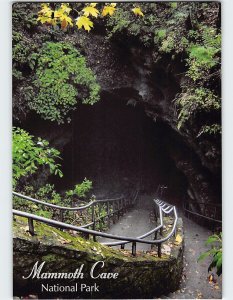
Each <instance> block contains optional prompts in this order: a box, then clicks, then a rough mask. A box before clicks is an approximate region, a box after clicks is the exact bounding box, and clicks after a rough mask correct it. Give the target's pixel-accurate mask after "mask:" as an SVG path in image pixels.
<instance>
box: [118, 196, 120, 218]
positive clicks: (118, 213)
mask: <svg viewBox="0 0 233 300" xmlns="http://www.w3.org/2000/svg"><path fill="white" fill-rule="evenodd" d="M117 210H118V212H117V218H118V220H119V219H120V200H117Z"/></svg>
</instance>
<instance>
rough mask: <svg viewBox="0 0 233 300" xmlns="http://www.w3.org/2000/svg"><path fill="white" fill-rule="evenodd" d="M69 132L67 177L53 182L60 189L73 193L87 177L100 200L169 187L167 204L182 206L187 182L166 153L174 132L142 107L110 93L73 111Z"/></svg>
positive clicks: (65, 151) (64, 165)
mask: <svg viewBox="0 0 233 300" xmlns="http://www.w3.org/2000/svg"><path fill="white" fill-rule="evenodd" d="M68 130H69V131H71V132H69V133H70V136H71V138H70V140H69V142H68V143H66V145H65V146H64V148H63V151H62V158H63V163H62V171H63V173H64V177H63V178H61V179H59V178H55V177H53V178H52V177H51V181H52V183H54V184H55V186H56V188H57V189H58V190H60V191H62V190H65V189H70V188H72V187H73V186H74V185H75V184H77V183H80V182H81V181H82V180H83V179H84V178H85V177H86V178H88V179H89V180H92V181H93V186H94V189H93V193H94V194H95V195H96V196H97V197H105V196H110V195H112V196H113V195H119V194H121V193H124V192H126V191H128V190H132V189H134V188H135V187H136V186H137V185H138V184H139V185H140V190H141V193H146V194H150V193H155V191H156V189H157V186H158V184H165V185H167V186H168V188H169V189H168V191H167V195H166V196H167V197H168V198H169V201H171V202H172V203H176V204H178V202H181V198H182V197H183V196H184V194H185V193H186V190H187V180H186V178H185V176H184V175H183V174H182V173H181V172H180V171H179V170H178V169H177V168H176V166H175V163H174V162H173V160H172V159H171V158H170V156H169V154H168V150H167V142H166V140H167V139H169V136H170V134H171V133H170V131H172V129H171V128H170V127H169V126H168V125H166V124H165V123H163V122H161V121H157V122H154V121H153V120H152V119H151V118H149V117H148V116H147V115H146V114H145V111H144V107H143V106H142V105H140V104H137V105H136V106H132V105H127V101H126V100H125V98H121V97H117V96H114V95H112V94H109V93H106V94H104V95H103V96H102V98H101V101H100V102H99V103H97V104H95V105H93V106H88V105H82V106H80V107H79V108H78V109H77V111H75V112H73V115H72V123H71V124H70V125H69V129H68ZM171 146H172V145H171Z"/></svg>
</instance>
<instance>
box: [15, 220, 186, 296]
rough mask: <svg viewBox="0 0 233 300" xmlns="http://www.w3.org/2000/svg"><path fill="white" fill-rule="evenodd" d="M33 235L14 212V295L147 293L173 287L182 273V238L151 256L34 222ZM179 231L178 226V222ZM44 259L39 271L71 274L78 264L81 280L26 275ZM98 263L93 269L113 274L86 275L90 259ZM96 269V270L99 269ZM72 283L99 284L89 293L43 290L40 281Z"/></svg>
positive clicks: (130, 294)
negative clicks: (168, 251) (133, 253)
mask: <svg viewBox="0 0 233 300" xmlns="http://www.w3.org/2000/svg"><path fill="white" fill-rule="evenodd" d="M34 224H35V232H36V235H35V236H31V235H30V234H29V232H28V231H27V230H28V227H27V220H26V219H25V218H21V217H15V218H14V222H13V227H14V294H15V295H16V296H23V295H27V294H28V293H32V294H37V295H38V297H39V298H46V299H47V298H55V297H62V298H76V299H78V298H80V297H82V298H90V297H91V298H100V297H101V298H120V299H123V298H151V297H154V296H159V295H161V294H166V293H168V292H170V291H174V290H176V289H177V288H178V286H179V281H180V278H181V274H182V256H183V243H181V244H179V245H174V247H172V251H171V254H170V255H164V254H163V255H162V257H161V258H158V257H157V254H156V251H152V252H151V253H150V254H149V253H143V252H139V253H137V256H136V257H133V256H131V254H130V252H127V251H120V250H116V249H112V248H109V247H107V246H103V245H101V244H99V243H97V242H94V241H92V240H85V239H83V238H82V237H80V236H74V235H73V234H71V233H69V232H67V231H61V230H59V229H57V228H54V227H50V226H47V225H45V224H42V223H39V222H34ZM179 228H180V229H179V230H180V231H179V234H182V225H181V224H180V225H179ZM37 261H38V266H39V265H40V264H41V263H42V262H45V263H44V266H43V271H42V272H51V273H56V272H58V273H59V272H63V273H64V272H65V273H74V272H75V270H76V269H77V268H79V267H80V266H81V265H82V264H83V271H82V272H83V274H84V278H83V279H81V278H79V279H69V280H65V279H62V280H61V279H57V280H55V279H47V280H45V279H44V280H43V279H36V278H34V279H32V278H30V279H27V280H24V279H23V278H22V276H28V275H29V274H30V273H31V270H32V268H33V266H34V264H35V263H36V262H37ZM98 261H103V262H104V267H103V268H102V269H101V270H100V269H99V268H98V271H97V272H99V273H102V272H105V273H119V276H118V278H117V279H102V280H101V279H92V278H91V277H90V270H91V267H92V266H93V264H94V263H96V262H98ZM99 273H98V274H99ZM76 283H77V286H78V287H80V285H81V284H82V283H83V284H84V283H85V284H87V285H94V284H95V283H96V284H97V285H98V286H99V292H96V293H93V294H92V295H91V294H90V293H88V292H86V291H83V292H81V291H80V290H79V291H78V292H75V293H72V292H67V293H65V292H62V293H61V292H59V291H58V292H55V291H53V292H45V291H42V284H49V285H50V286H54V285H63V286H64V285H68V286H72V285H74V284H76Z"/></svg>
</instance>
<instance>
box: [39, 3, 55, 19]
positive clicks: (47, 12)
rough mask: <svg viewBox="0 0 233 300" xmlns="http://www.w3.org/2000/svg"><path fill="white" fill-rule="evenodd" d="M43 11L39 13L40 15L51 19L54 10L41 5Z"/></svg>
mask: <svg viewBox="0 0 233 300" xmlns="http://www.w3.org/2000/svg"><path fill="white" fill-rule="evenodd" d="M41 7H42V9H41V10H40V11H39V12H38V14H39V15H42V16H44V17H51V16H52V13H53V10H52V9H51V8H50V7H49V6H48V5H47V4H41Z"/></svg>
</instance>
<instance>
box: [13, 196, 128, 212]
mask: <svg viewBox="0 0 233 300" xmlns="http://www.w3.org/2000/svg"><path fill="white" fill-rule="evenodd" d="M12 194H13V195H14V196H17V197H20V198H23V199H25V200H28V201H31V202H34V203H38V204H42V205H45V206H48V207H52V208H55V209H60V210H68V211H78V210H84V209H86V208H88V207H90V206H92V205H93V204H96V203H104V202H114V201H119V200H122V199H123V195H122V196H120V197H118V198H112V199H99V200H97V199H95V200H93V201H90V202H89V203H88V204H86V205H83V206H75V207H69V206H60V205H56V204H52V203H48V202H45V201H41V200H38V199H35V198H32V197H29V196H25V195H23V194H20V193H17V192H12Z"/></svg>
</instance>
